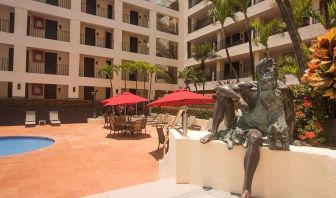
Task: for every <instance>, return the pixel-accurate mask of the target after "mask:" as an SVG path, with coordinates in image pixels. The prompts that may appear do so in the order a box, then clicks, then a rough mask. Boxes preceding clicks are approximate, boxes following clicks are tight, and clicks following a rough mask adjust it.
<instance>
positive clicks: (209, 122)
mask: <svg viewBox="0 0 336 198" xmlns="http://www.w3.org/2000/svg"><path fill="white" fill-rule="evenodd" d="M212 121H213V120H212V118H209V121H208V123H207V125H206V127H205V129H203V130H206V131H211V130H212Z"/></svg>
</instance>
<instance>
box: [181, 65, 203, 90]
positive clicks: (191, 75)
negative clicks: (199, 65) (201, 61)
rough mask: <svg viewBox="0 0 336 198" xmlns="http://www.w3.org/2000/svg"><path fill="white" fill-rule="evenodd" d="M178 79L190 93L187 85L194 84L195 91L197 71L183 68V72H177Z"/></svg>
mask: <svg viewBox="0 0 336 198" xmlns="http://www.w3.org/2000/svg"><path fill="white" fill-rule="evenodd" d="M178 77H179V78H182V79H183V81H184V84H185V85H186V88H187V89H188V90H189V91H190V87H189V84H190V83H194V86H195V89H196V91H197V82H199V80H198V77H199V76H198V74H197V71H196V70H195V69H194V68H192V67H185V68H184V69H183V70H181V71H179V72H178Z"/></svg>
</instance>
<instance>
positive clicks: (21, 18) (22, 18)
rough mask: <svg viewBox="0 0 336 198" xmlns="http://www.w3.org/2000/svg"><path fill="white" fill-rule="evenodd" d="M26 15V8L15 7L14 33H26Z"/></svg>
mask: <svg viewBox="0 0 336 198" xmlns="http://www.w3.org/2000/svg"><path fill="white" fill-rule="evenodd" d="M27 17H28V10H26V9H23V8H18V7H16V8H15V20H14V21H15V22H14V32H15V34H16V35H20V36H26V35H27Z"/></svg>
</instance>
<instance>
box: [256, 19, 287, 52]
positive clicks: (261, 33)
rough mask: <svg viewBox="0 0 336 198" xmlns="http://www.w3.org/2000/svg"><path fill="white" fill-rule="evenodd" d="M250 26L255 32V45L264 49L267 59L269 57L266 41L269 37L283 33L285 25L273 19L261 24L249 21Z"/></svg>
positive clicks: (257, 21)
mask: <svg viewBox="0 0 336 198" xmlns="http://www.w3.org/2000/svg"><path fill="white" fill-rule="evenodd" d="M251 26H252V27H253V28H254V29H255V30H257V32H258V34H257V38H256V39H255V44H256V45H257V46H258V44H261V45H262V46H263V47H264V48H265V52H266V55H267V57H270V54H269V50H268V39H269V37H270V36H272V35H274V34H276V33H279V32H281V31H283V29H284V28H285V24H284V23H283V22H281V21H280V20H279V19H273V20H271V21H269V22H268V23H265V24H263V23H261V22H260V21H259V20H253V21H251Z"/></svg>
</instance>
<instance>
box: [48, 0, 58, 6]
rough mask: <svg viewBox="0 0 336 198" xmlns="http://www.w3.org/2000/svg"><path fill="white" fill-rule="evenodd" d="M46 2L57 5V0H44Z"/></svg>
mask: <svg viewBox="0 0 336 198" xmlns="http://www.w3.org/2000/svg"><path fill="white" fill-rule="evenodd" d="M46 3H47V4H50V5H54V6H58V0H46Z"/></svg>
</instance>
